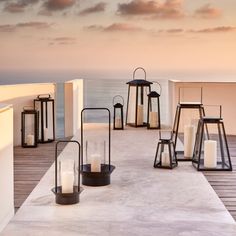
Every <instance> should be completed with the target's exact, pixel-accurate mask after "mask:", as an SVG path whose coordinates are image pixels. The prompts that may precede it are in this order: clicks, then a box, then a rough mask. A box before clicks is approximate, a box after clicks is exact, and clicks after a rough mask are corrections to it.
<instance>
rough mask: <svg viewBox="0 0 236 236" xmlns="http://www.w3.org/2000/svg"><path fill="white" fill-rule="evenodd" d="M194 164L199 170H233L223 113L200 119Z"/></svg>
mask: <svg viewBox="0 0 236 236" xmlns="http://www.w3.org/2000/svg"><path fill="white" fill-rule="evenodd" d="M220 110H221V109H220ZM220 113H221V112H220ZM210 131H211V132H210ZM193 166H194V167H196V168H197V170H207V171H208V170H209V171H211V170H213V171H221V170H223V171H224V170H228V171H232V164H231V159H230V153H229V147H228V143H227V138H226V133H225V128H224V122H223V119H222V117H221V115H220V117H202V118H201V119H200V120H199V122H198V128H197V134H196V141H195V146H194V153H193Z"/></svg>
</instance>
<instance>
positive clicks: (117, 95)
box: [113, 95, 124, 106]
mask: <svg viewBox="0 0 236 236" xmlns="http://www.w3.org/2000/svg"><path fill="white" fill-rule="evenodd" d="M118 97H119V98H121V100H122V105H123V106H124V98H123V97H122V96H121V95H116V96H115V97H113V106H114V105H115V99H116V98H118Z"/></svg>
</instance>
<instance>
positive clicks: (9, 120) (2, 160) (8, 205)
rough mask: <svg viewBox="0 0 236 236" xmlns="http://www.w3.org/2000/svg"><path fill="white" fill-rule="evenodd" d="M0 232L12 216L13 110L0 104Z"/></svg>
mask: <svg viewBox="0 0 236 236" xmlns="http://www.w3.org/2000/svg"><path fill="white" fill-rule="evenodd" d="M0 130H1V135H0V193H1V197H0V232H1V230H2V229H3V228H4V227H5V226H6V224H7V223H8V221H9V220H10V219H11V218H12V216H13V215H14V182H13V181H14V178H13V176H14V175H13V109H12V107H11V106H9V105H2V104H0Z"/></svg>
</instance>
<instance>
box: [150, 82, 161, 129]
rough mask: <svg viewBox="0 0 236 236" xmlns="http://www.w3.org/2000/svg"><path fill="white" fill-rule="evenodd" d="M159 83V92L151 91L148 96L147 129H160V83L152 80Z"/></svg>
mask: <svg viewBox="0 0 236 236" xmlns="http://www.w3.org/2000/svg"><path fill="white" fill-rule="evenodd" d="M153 83H156V84H158V85H159V88H160V91H159V93H158V92H156V91H151V92H150V93H149V94H148V95H147V96H148V111H147V128H148V129H160V128H161V118H160V95H161V85H160V84H159V83H158V82H153Z"/></svg>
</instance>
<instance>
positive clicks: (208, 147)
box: [204, 140, 217, 168]
mask: <svg viewBox="0 0 236 236" xmlns="http://www.w3.org/2000/svg"><path fill="white" fill-rule="evenodd" d="M216 166H217V142H216V141H214V140H205V141H204V167H206V168H216Z"/></svg>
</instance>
